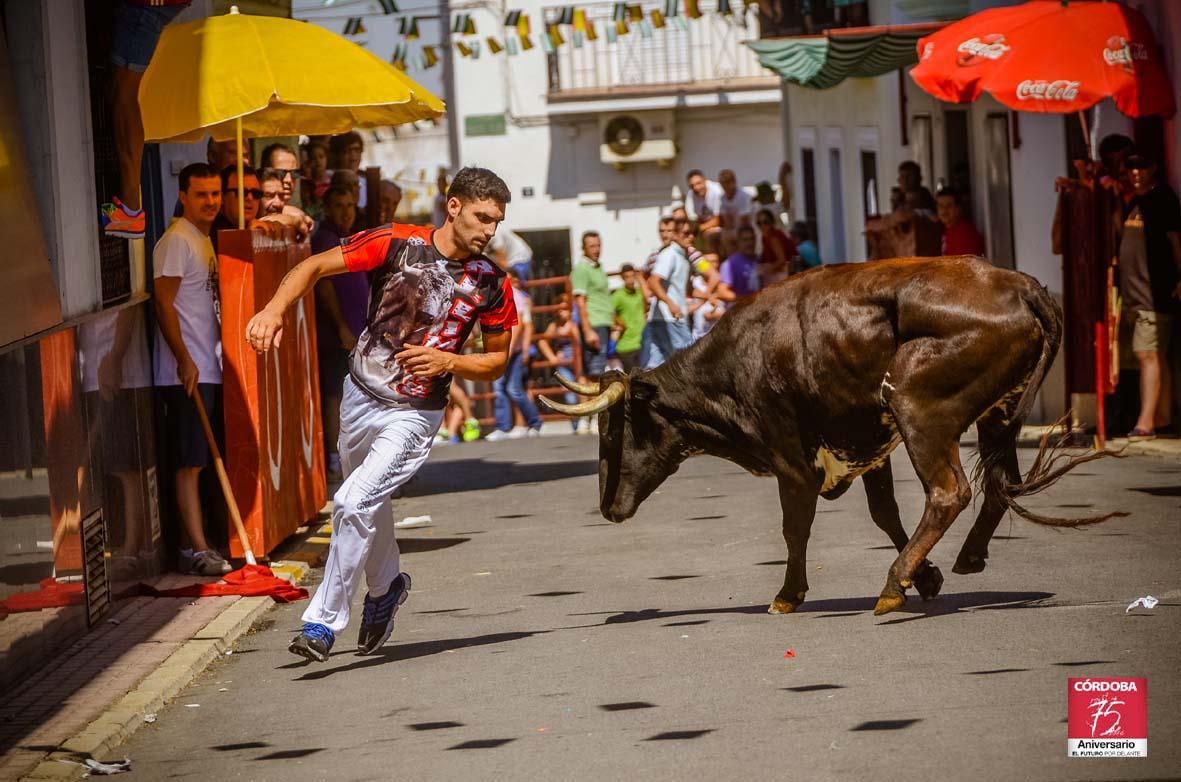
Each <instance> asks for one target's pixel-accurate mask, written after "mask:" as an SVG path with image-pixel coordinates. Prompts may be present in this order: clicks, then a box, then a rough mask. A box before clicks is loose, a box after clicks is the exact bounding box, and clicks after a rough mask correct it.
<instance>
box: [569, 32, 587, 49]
mask: <svg viewBox="0 0 1181 782" xmlns="http://www.w3.org/2000/svg"><path fill="white" fill-rule="evenodd" d="M570 40H571V42H572V43H573V44H574V48H575V49H581V48H582V42H583V41H584V40H586V36H585V35H583V34H582V33H581V32H579V31H578V30H575V31H574V35H573V36H571V39H570Z"/></svg>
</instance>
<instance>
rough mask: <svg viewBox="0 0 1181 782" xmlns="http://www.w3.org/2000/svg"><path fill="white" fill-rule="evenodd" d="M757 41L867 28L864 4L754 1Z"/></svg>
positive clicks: (815, 0) (817, 0)
mask: <svg viewBox="0 0 1181 782" xmlns="http://www.w3.org/2000/svg"><path fill="white" fill-rule="evenodd" d="M758 9H759V29H760V30H761V31H762V35H761V36H759V37H761V38H782V37H785V36H789V35H820V34H821V33H823V32H824V31H825V30H831V29H833V28H837V27H865V26H866V25H868V24H869V3H868V2H867V1H866V0H758Z"/></svg>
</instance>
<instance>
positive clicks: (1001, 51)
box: [956, 33, 1011, 67]
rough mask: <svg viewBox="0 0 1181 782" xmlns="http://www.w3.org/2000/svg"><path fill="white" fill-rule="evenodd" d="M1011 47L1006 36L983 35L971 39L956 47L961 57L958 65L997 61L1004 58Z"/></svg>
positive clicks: (957, 60)
mask: <svg viewBox="0 0 1181 782" xmlns="http://www.w3.org/2000/svg"><path fill="white" fill-rule="evenodd" d="M1010 48H1011V47H1010V46H1009V45H1008V44H1007V43H1005V36H1003V35H999V34H996V33H994V34H991V35H983V36H980V37H979V38H969V39H968V40H966V41H964V42H963V43H961V44H960V45H959V46H957V47H956V51H957V52H959V57H957V58H956V63H957V64H958V65H961V66H965V67H967V66H972V65H980V64H982V63H983V62H984V61H985V60H991V61H994V62H995V61H996V60H999V59H1000V58H1002V57H1004V56H1005V54H1007V53H1008V51H1009V49H1010Z"/></svg>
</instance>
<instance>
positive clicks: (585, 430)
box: [575, 417, 591, 434]
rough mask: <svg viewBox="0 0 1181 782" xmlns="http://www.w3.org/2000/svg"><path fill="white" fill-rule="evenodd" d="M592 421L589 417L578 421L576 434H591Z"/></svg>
mask: <svg viewBox="0 0 1181 782" xmlns="http://www.w3.org/2000/svg"><path fill="white" fill-rule="evenodd" d="M590 427H591V420H590V418H589V417H584V418H579V419H578V429H577V430H576V431H575V434H590Z"/></svg>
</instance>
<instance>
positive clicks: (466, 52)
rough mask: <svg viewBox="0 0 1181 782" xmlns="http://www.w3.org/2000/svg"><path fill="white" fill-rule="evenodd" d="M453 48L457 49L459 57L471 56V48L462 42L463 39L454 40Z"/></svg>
mask: <svg viewBox="0 0 1181 782" xmlns="http://www.w3.org/2000/svg"><path fill="white" fill-rule="evenodd" d="M455 48H456V49H458V50H459V56H460V57H471V56H472V50H471V49H469V48H468V46H467V44H466V43H464V42H463V41H456V42H455Z"/></svg>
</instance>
